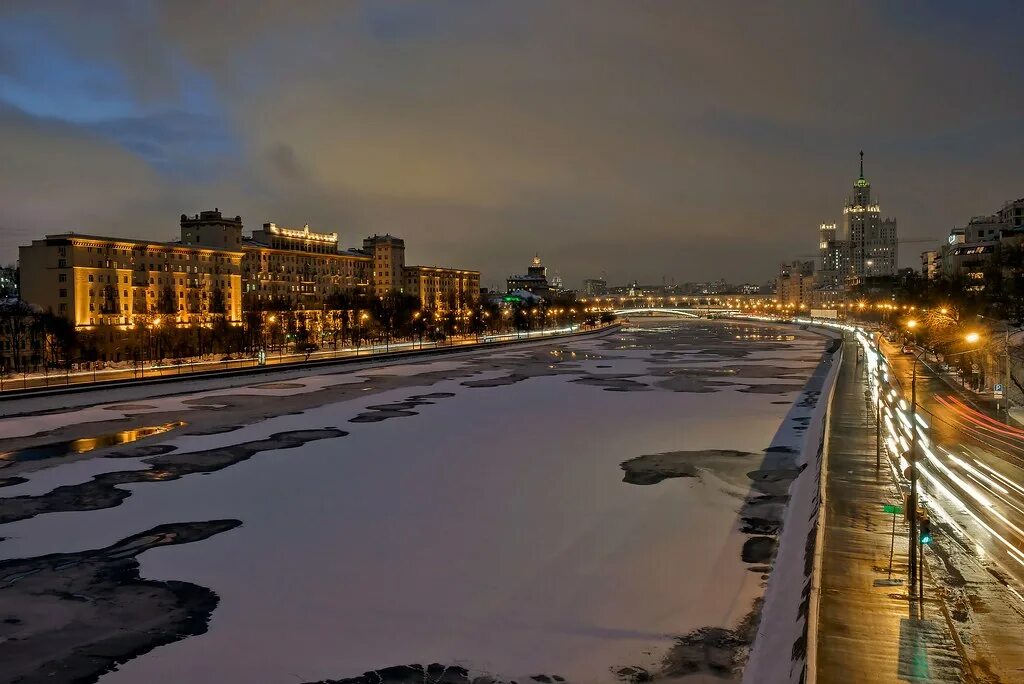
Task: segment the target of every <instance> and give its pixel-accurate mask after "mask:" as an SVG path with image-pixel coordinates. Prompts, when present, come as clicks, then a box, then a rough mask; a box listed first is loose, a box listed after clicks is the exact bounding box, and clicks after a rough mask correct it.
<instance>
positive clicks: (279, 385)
mask: <svg viewBox="0 0 1024 684" xmlns="http://www.w3.org/2000/svg"><path fill="white" fill-rule="evenodd" d="M249 388H250V389H305V388H306V386H305V385H303V384H302V383H301V382H265V383H263V384H261V385H249Z"/></svg>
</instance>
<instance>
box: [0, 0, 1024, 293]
mask: <svg viewBox="0 0 1024 684" xmlns="http://www.w3.org/2000/svg"><path fill="white" fill-rule="evenodd" d="M81 7H82V6H81V5H78V4H69V5H67V6H63V7H58V6H53V7H50V8H48V11H46V12H45V19H39V14H40V11H41V10H40V9H39V5H38V4H37V3H25V4H13V5H9V6H6V9H5V10H3V11H0V31H2V30H3V27H4V26H5V25H6V26H12V25H15V26H16V25H25V22H26V21H29V19H31V25H32V26H34V27H35V28H34V29H33V30H36V31H42V32H43V33H44V34H46V33H47V32H48V33H49V34H50V35H52V36H53V37H55V38H58V39H59V40H60V41H61V43H60V45H61V51H62V52H63V53H66V54H68V55H71V56H73V57H74V59H75V60H78V61H79V62H80V63H81V64H83V65H85V66H86V67H87V68H89V69H92V70H100V71H99V72H97V73H104V74H108V75H109V74H113V76H110V77H109V78H110V79H113V80H112V81H111V82H113V83H117V84H119V85H118V88H117V89H116V91H115V92H114V94H113V95H112V96H111V97H113V98H114V100H115V103H116V104H117V105H118V107H119V108H120V109H118V111H120V110H125V111H127V112H128V113H123V112H122V113H120V114H116V115H115V114H110V115H107V116H106V117H105V118H103V119H102V120H101V121H90V122H88V123H87V124H78V125H76V124H75V122H74V121H71V122H70V123H68V125H67V126H58V125H56V122H55V121H53V119H54V118H55V117H54V115H53V114H52V112H51V114H50V115H49V116H41V115H39V114H38V113H37V115H36V116H35V117H33V116H29V115H21V116H16V117H8V120H7V122H6V123H2V122H0V125H2V126H3V127H2V128H0V135H2V136H3V138H2V141H3V142H4V143H6V142H7V140H8V137H9V136H11V137H15V138H17V137H21V136H22V135H30V136H31V137H32V140H33V146H32V149H29V148H26V147H25V146H19V147H18V156H17V157H15V158H13V159H14V160H15V164H13V165H12V166H16V165H18V164H20V163H21V155H31V154H32V153H33V151H34V152H35V153H36V155H37V157H38V158H37V159H35V160H32V159H29V160H27V161H26V163H27V164H29V166H30V167H32V168H33V169H34V173H35V175H36V176H44V177H46V176H48V178H45V180H46V181H47V182H51V183H53V182H56V183H59V184H60V186H61V187H62V188H63V192H61V193H58V194H57V195H51V196H50V198H49V199H50V202H49V207H47V208H46V209H45V210H42V211H36V210H35V209H36V207H35V206H34V204H35V202H37V201H42V200H43V198H40V197H37V196H34V195H33V194H31V193H29V194H24V195H23V194H21V193H19V192H15V191H10V192H8V196H7V197H5V198H4V200H5V201H4V202H3V204H0V225H4V226H14V225H17V227H18V230H19V231H20V232H19V233H18V237H17V239H19V240H23V239H24V236H27V235H29V234H30V231H33V230H43V229H45V230H50V231H51V232H52V231H53V230H57V229H60V228H58V226H59V225H61V224H62V222H66V221H67V220H69V219H70V218H71V217H76V218H77V220H78V221H79V222H80V223H82V222H84V224H85V225H89V226H90V229H91V230H97V231H99V230H105V229H106V228H105V227H106V226H110V227H113V226H125V227H127V229H129V230H130V231H131V232H132V233H133V234H140V235H147V236H150V237H156V236H160V235H165V234H166V233H167V227H168V226H169V225H170V226H173V223H174V220H175V217H176V216H177V215H178V214H180V213H182V212H194V211H198V210H199V209H202V208H204V207H207V206H210V207H212V206H214V205H216V206H220V207H222V208H225V209H227V210H228V211H229V212H231V213H241V214H242V215H243V218H244V219H245V220H246V222H247V224H250V225H256V224H259V223H262V222H264V221H270V220H274V221H277V222H279V223H284V224H289V223H291V224H301V223H305V222H309V223H310V224H311V225H314V226H322V227H323V228H324V229H330V230H339V231H340V232H341V233H342V235H343V236H344V239H345V240H346V241H347V244H356V243H358V241H359V240H360V239H361V237H362V236H363V235H366V234H370V233H374V232H391V233H396V234H400V235H403V236H405V237H406V238H407V241H408V244H409V257H410V259H412V260H413V261H420V262H430V263H450V264H452V265H465V266H472V267H479V268H481V269H482V270H483V271H484V281H485V282H492V283H498V282H500V281H501V280H502V279H503V278H504V276H505V275H507V274H508V273H510V272H513V271H518V270H522V268H523V265H524V262H525V261H526V260H527V259H528V258H529V256H531V255H532V254H533V252H535V251H540V252H541V253H542V254H544V255H546V261H547V262H548V263H550V264H552V267H553V268H554V269H556V270H558V271H560V272H561V273H562V275H563V276H564V277H565V278H566V279H567V280H568V281H569V282H570V283H574V282H577V281H578V280H579V279H581V278H583V277H587V276H589V275H593V274H594V273H599V272H602V271H603V272H607V273H608V274H609V276H610V277H613V278H614V279H616V280H627V279H629V280H631V279H633V278H637V279H639V280H648V281H653V282H660V279H661V277H662V276H663V275H665V276H667V277H670V278H671V277H675V278H676V279H677V280H680V281H682V280H698V279H708V278H713V277H719V276H724V277H727V278H731V279H734V280H745V279H751V280H764V279H766V278H768V277H769V276H770V275H771V274H772V273H773V272H774V269H775V267H776V264H777V262H778V261H781V260H783V259H786V258H792V257H793V256H796V255H798V254H808V253H811V252H812V251H813V250H814V246H815V243H816V235H815V231H816V226H817V224H818V223H819V222H820V221H822V220H836V219H838V217H839V209H840V207H841V204H842V201H843V199H844V197H845V195H846V194H847V191H848V184H849V182H850V181H851V180H852V178H853V176H854V174H855V164H856V153H857V151H858V150H859V149H861V148H864V149H865V150H866V152H867V162H868V172H869V176H870V177H871V179H872V181H873V185H874V188H875V189H876V190H877V191H878V192H879V193H880V196H881V199H882V202H883V210H884V211H885V213H887V214H892V215H896V216H897V217H898V218H899V219H900V225H901V232H902V233H903V235H904V236H907V237H919V236H934V237H935V238H936V240H939V239H941V237H942V231H943V230H946V229H948V227H949V226H950V225H952V224H955V223H958V222H960V223H962V222H963V221H965V220H966V219H967V218H968V217H969V216H970V215H973V214H977V213H982V212H985V211H991V210H993V209H994V208H995V207H996V205H998V203H1000V202H1002V201H1003V200H1005V199H1009V198H1010V197H1015V196H1017V195H1019V194H1020V192H1019V190H1018V189H1017V188H1016V187H1015V183H1016V179H1017V174H1016V160H1017V159H1019V156H1020V151H1021V150H1020V146H1021V142H1020V141H1021V138H1020V124H1019V115H1018V112H1019V111H1020V110H1021V106H1022V105H1024V102H1022V101H1021V98H1024V90H1022V89H1021V88H1020V87H1019V86H1020V82H1019V81H1020V77H1019V75H1018V74H1020V73H1022V72H1021V66H1022V65H1021V64H1020V61H1021V58H1020V57H1018V56H1017V55H1016V54H1014V53H1013V52H1012V51H1008V50H1007V51H1000V50H992V49H991V45H992V44H994V43H998V41H1000V40H1001V39H1003V40H1007V41H1009V40H1011V39H1012V38H1013V35H1012V28H1010V27H1012V26H1013V25H1014V24H1015V23H1016V22H1015V20H1014V19H1015V17H1016V15H1019V14H1020V13H1021V10H1019V9H1018V8H1017V7H1016V6H1013V5H999V6H995V5H990V6H988V7H989V10H990V11H988V12H985V11H978V10H977V9H975V8H973V7H971V8H967V7H961V6H959V5H950V6H945V5H943V6H941V7H940V8H933V6H916V7H909V6H903V5H901V6H899V7H892V6H889V5H885V4H879V3H872V2H862V3H858V4H857V5H851V6H834V5H829V4H826V3H811V2H807V3H787V4H780V3H773V4H765V3H738V2H737V3H733V2H722V3H713V4H703V5H700V4H697V5H695V4H691V3H675V2H612V1H606V0H585V1H581V2H561V3H549V2H541V1H539V0H538V1H534V0H518V1H517V2H515V3H508V2H497V1H494V2H492V1H489V0H477V1H474V2H456V1H446V0H440V1H438V2H432V3H429V4H427V3H421V2H412V1H408V2H402V1H395V2H358V3H357V2H347V3H337V2H326V1H324V2H320V1H310V2H304V3H301V4H300V5H295V4H294V3H288V2H277V1H265V2H250V3H209V2H198V1H191V0H184V1H176V2H155V1H153V2H131V3H126V4H125V5H124V7H123V8H122V9H123V11H119V12H117V13H116V18H112V17H111V15H110V14H103V13H95V12H92V13H91V14H92V15H100V14H102V16H101V17H98V16H91V15H90V12H87V11H85V10H82V9H81ZM992 9H998V10H999V11H998V12H995V11H991V10H992ZM26 17H28V18H29V19H26ZM118 36H120V37H122V38H123V40H119V39H115V38H116V37H118ZM22 58H23V55H21V56H19V54H17V53H15V54H14V55H11V54H9V51H8V53H5V56H4V57H3V58H2V61H0V74H3V73H9V71H10V70H7V72H5V71H4V68H3V66H2V65H4V64H9V63H18V60H19V59H22ZM52 68H54V69H58V70H59V69H60V65H59V64H58V65H56V66H53V67H52ZM7 78H8V83H13V84H15V85H17V89H14V88H9V89H5V87H4V85H3V84H4V80H3V77H2V76H0V100H3V99H7V100H8V101H9V102H11V100H10V93H15V92H16V93H20V94H21V96H22V97H23V96H24V93H26V92H29V93H31V92H32V84H31V83H30V82H26V81H25V80H20V81H19V80H17V74H15V75H14V76H8V77H7ZM11 78H13V79H14V80H13V81H11V80H10V79H11ZM58 80H59V79H58V77H57V76H53V77H52V78H46V79H43V81H42V83H43V89H44V90H46V91H47V92H45V93H43V94H42V95H40V96H39V97H42V96H43V95H45V96H46V99H47V101H48V102H52V103H57V104H58V105H59V104H60V102H61V96H60V93H59V92H53V89H52V88H51V87H49V86H48V85H47V84H52V83H55V82H58ZM86 95H88V93H86ZM69 102H71V104H72V105H73V106H74V107H76V108H83V107H86V105H84V104H82V101H81V98H79V99H76V100H70V101H69ZM13 104H14V105H17V106H20V105H18V102H13ZM101 104H109V103H101ZM57 118H59V117H57ZM71 118H73V117H69V119H71ZM23 131H28V133H23ZM6 147H7V146H6V144H5V152H6V151H7V150H6ZM83 155H88V156H90V157H92V159H93V160H95V163H97V164H98V166H99V169H100V170H98V171H97V173H96V174H83V173H71V172H69V171H68V170H69V169H77V170H79V171H81V170H82V169H84V168H87V167H88V166H89V165H90V163H91V161H90V160H88V159H83ZM190 161H191V162H192V164H191V165H190ZM47 171H49V172H50V173H49V174H48V173H47ZM12 176H16V173H15V172H14V171H13V169H7V170H3V169H0V183H3V184H4V185H6V184H7V183H8V182H9V181H12V182H14V183H15V185H18V184H20V183H22V182H23V181H21V180H20V179H18V178H16V177H14V178H9V177H12ZM164 214H166V215H164ZM119 217H120V218H119ZM12 235H13V234H12ZM0 240H2V242H0V255H7V254H11V253H12V252H13V249H12V246H13V244H15V242H14V241H12V238H10V237H8V236H7V235H5V236H4V237H3V238H0ZM904 251H905V253H906V256H907V258H906V259H905V261H906V263H907V264H913V263H914V261H915V260H914V259H913V255H914V253H915V252H916V251H917V245H913V246H911V247H909V248H908V249H907V250H904Z"/></svg>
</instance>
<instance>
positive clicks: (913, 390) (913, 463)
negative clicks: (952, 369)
mask: <svg viewBox="0 0 1024 684" xmlns="http://www.w3.org/2000/svg"><path fill="white" fill-rule="evenodd" d="M916 328H917V321H915V320H914V319H910V320H909V321H907V329H908V330H910V331H911V332H914V331H915V329H916ZM915 341H916V340H915ZM915 346H916V345H915ZM919 360H920V356H919V355H918V353H917V352H916V351H915V352H914V364H913V366H912V367H911V370H910V459H909V461H910V500H909V501H908V502H907V508H908V509H909V513H910V539H909V542H910V593H911V595H913V593H914V587H915V586H916V585H917V582H918V580H919V579H920V578H918V576H917V544H918V540H917V362H918V361H919Z"/></svg>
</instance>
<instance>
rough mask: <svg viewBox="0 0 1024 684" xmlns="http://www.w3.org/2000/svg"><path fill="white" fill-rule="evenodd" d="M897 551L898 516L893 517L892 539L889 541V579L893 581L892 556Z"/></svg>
mask: <svg viewBox="0 0 1024 684" xmlns="http://www.w3.org/2000/svg"><path fill="white" fill-rule="evenodd" d="M895 550H896V516H895V515H893V516H892V538H891V539H890V540H889V579H892V554H893V552H894V551H895Z"/></svg>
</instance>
